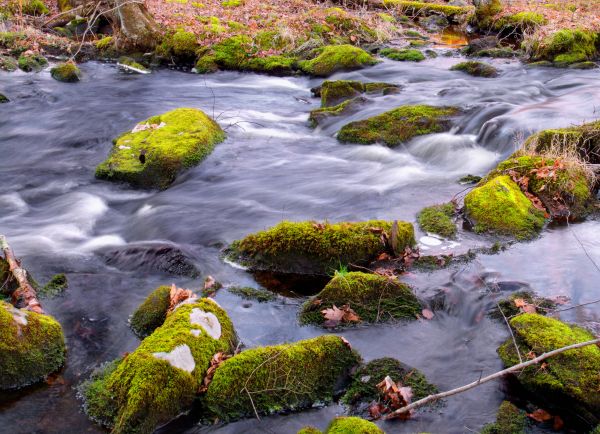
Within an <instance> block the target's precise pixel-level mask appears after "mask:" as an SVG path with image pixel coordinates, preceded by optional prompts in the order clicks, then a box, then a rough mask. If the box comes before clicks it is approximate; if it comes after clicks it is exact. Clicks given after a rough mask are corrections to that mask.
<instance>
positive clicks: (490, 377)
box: [385, 338, 600, 419]
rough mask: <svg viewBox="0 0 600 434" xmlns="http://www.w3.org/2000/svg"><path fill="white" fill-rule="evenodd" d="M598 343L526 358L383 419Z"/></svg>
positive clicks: (594, 340) (587, 343)
mask: <svg viewBox="0 0 600 434" xmlns="http://www.w3.org/2000/svg"><path fill="white" fill-rule="evenodd" d="M598 344H600V338H596V339H593V340H591V341H586V342H580V343H578V344H573V345H568V346H566V347H562V348H558V349H556V350H552V351H549V352H547V353H544V354H542V355H541V356H538V357H536V358H535V359H531V360H528V361H527V362H523V363H519V364H516V365H514V366H511V367H510V368H506V369H504V370H502V371H499V372H496V373H494V374H491V375H488V376H487V377H483V378H480V379H478V380H477V381H473V382H472V383H469V384H465V385H464V386H461V387H457V388H456V389H452V390H448V391H446V392H441V393H435V394H433V395H429V396H426V397H425V398H423V399H419V400H418V401H415V402H413V403H412V404H410V405H407V406H404V407H402V408H399V409H398V410H395V411H393V412H392V413H390V414H388V415H386V416H385V419H393V418H395V417H398V416H399V415H400V414H403V413H406V412H409V411H411V410H414V409H415V408H419V407H422V406H424V405H425V404H429V403H430V402H435V401H438V400H440V399H442V398H446V397H448V396H452V395H456V394H458V393H461V392H465V391H467V390H470V389H473V388H474V387H477V386H479V385H480V384H483V383H487V382H488V381H492V380H495V379H497V378H500V377H504V376H505V375H508V374H510V373H512V372H515V371H520V370H521V369H524V368H527V367H528V366H531V365H535V364H537V363H539V362H541V361H542V360H546V359H547V358H549V357H552V356H556V355H557V354H560V353H564V352H565V351H569V350H575V349H577V348H582V347H587V346H589V345H598Z"/></svg>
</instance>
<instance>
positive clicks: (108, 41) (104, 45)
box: [94, 36, 115, 51]
mask: <svg viewBox="0 0 600 434" xmlns="http://www.w3.org/2000/svg"><path fill="white" fill-rule="evenodd" d="M114 40H115V39H114V37H112V36H105V37H104V38H102V39H98V40H97V41H96V42H94V45H95V46H96V48H97V49H98V50H100V51H105V50H107V49H108V48H109V47H111V46H112V45H113V44H114Z"/></svg>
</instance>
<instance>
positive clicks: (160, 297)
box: [129, 286, 171, 338]
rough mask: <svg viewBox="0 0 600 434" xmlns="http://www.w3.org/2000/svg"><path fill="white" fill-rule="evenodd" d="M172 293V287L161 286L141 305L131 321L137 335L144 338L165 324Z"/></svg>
mask: <svg viewBox="0 0 600 434" xmlns="http://www.w3.org/2000/svg"><path fill="white" fill-rule="evenodd" d="M170 294H171V288H170V287H168V286H159V287H158V288H156V289H155V290H154V291H152V292H151V293H150V295H148V297H146V299H145V300H144V301H143V302H142V304H140V305H139V307H138V308H137V309H136V310H135V312H134V313H133V315H132V316H131V320H130V322H129V323H130V324H131V328H132V330H133V331H134V332H135V334H136V335H138V336H140V337H142V338H144V337H146V336H148V335H150V334H151V333H152V332H153V331H154V330H156V329H157V328H158V327H160V326H161V325H163V323H164V322H165V319H166V318H167V311H168V310H169V306H170V304H171V297H170Z"/></svg>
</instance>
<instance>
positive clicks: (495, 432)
mask: <svg viewBox="0 0 600 434" xmlns="http://www.w3.org/2000/svg"><path fill="white" fill-rule="evenodd" d="M526 428H527V416H526V415H525V412H524V411H521V410H519V409H518V408H517V407H516V406H515V405H514V404H511V403H510V402H508V401H503V402H502V404H500V408H499V409H498V414H497V415H496V422H495V423H489V424H487V425H485V426H484V427H483V429H482V430H481V434H525V432H526V431H525V429H526Z"/></svg>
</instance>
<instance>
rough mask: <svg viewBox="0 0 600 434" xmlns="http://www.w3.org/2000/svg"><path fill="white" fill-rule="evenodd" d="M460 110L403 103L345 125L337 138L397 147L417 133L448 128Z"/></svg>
mask: <svg viewBox="0 0 600 434" xmlns="http://www.w3.org/2000/svg"><path fill="white" fill-rule="evenodd" d="M459 113H460V111H459V109H457V108H454V107H433V106H427V105H414V106H402V107H398V108H396V109H394V110H390V111H388V112H385V113H382V114H380V115H377V116H374V117H372V118H369V119H366V120H363V121H356V122H351V123H349V124H347V125H344V126H343V127H342V129H341V130H340V132H339V133H338V136H337V138H338V140H340V141H341V142H350V143H362V144H371V143H378V142H381V143H385V144H386V145H388V146H396V145H399V144H400V143H403V142H406V141H407V140H410V139H411V138H413V137H415V136H420V135H423V134H432V133H440V132H443V131H448V130H449V129H450V127H451V122H450V120H451V118H452V116H455V115H457V114H459Z"/></svg>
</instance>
